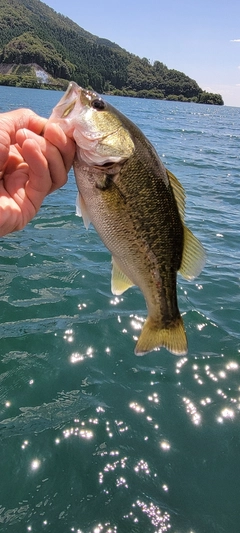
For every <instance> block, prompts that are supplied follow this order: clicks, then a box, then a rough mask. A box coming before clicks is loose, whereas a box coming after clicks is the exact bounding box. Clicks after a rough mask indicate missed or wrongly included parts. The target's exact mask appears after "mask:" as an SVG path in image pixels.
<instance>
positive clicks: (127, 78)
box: [0, 0, 223, 104]
mask: <svg viewBox="0 0 240 533" xmlns="http://www.w3.org/2000/svg"><path fill="white" fill-rule="evenodd" d="M6 64H8V65H9V64H10V65H20V64H22V65H30V64H37V65H39V66H40V67H41V68H42V69H44V70H45V71H46V72H47V73H49V74H50V75H51V76H53V77H54V78H57V86H59V87H62V88H65V85H66V82H64V81H63V80H70V79H72V80H74V81H76V82H77V83H78V84H79V85H81V86H83V87H93V88H94V89H95V90H96V91H98V92H100V93H112V94H123V95H125V94H126V95H130V96H140V97H152V98H168V99H178V100H194V101H200V100H201V99H202V101H204V99H205V101H207V100H208V99H209V97H210V96H211V98H210V100H211V102H210V103H219V104H223V101H222V99H221V96H220V95H208V93H205V92H204V91H202V89H201V88H200V87H199V86H198V84H197V82H196V81H195V80H193V79H191V78H189V77H188V76H186V75H185V74H184V73H182V72H179V71H177V70H173V69H168V68H167V67H166V65H164V64H163V63H161V62H160V61H155V63H154V64H153V65H151V64H150V63H149V61H148V60H147V59H145V58H143V59H141V58H139V57H138V56H135V55H133V54H131V53H129V52H127V51H126V50H124V49H123V48H121V47H120V46H118V45H117V44H116V43H112V42H111V41H109V40H107V39H102V38H99V37H97V36H96V35H92V34H91V33H89V32H87V31H85V30H84V29H83V28H81V27H80V26H78V25H77V24H76V23H74V22H73V21H71V20H70V19H69V18H67V17H64V16H63V15H60V14H57V13H56V12H55V11H54V10H53V9H51V8H50V7H48V6H47V5H46V4H44V3H43V2H41V1H40V0H8V2H6V0H0V72H3V66H4V65H6ZM1 67H2V68H1ZM12 72H13V71H12ZM22 72H23V71H22ZM59 78H60V80H59ZM49 79H50V78H49ZM41 83H43V82H41ZM51 83H52V82H50V86H51ZM0 84H13V85H14V84H18V85H19V84H20V85H22V84H23V85H24V84H25V85H26V84H27V85H29V86H39V80H38V79H37V77H36V76H35V78H34V71H33V70H32V69H30V70H29V71H28V70H27V69H25V71H24V72H23V73H22V75H21V76H20V78H19V77H18V74H17V73H16V69H15V75H13V73H12V74H6V73H5V74H4V73H2V74H1V75H0ZM40 85H41V84H40Z"/></svg>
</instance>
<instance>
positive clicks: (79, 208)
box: [76, 193, 91, 229]
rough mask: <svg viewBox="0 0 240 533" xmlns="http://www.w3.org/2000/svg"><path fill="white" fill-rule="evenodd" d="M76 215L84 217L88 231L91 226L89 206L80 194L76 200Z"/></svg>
mask: <svg viewBox="0 0 240 533" xmlns="http://www.w3.org/2000/svg"><path fill="white" fill-rule="evenodd" d="M76 215H77V216H78V217H82V219H83V222H84V226H85V228H86V229H88V228H89V226H90V224H91V220H90V217H89V214H88V210H87V206H86V204H85V202H84V199H83V197H82V196H81V194H80V193H78V194H77V198H76Z"/></svg>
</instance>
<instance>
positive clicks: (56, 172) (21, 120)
mask: <svg viewBox="0 0 240 533" xmlns="http://www.w3.org/2000/svg"><path fill="white" fill-rule="evenodd" d="M43 131H44V135H43ZM74 153H75V144H74V143H73V141H72V140H71V139H69V138H68V137H66V135H65V134H64V132H63V131H62V129H61V128H60V127H59V126H58V125H57V124H47V119H45V118H42V117H40V116H38V115H36V114H35V113H34V112H33V111H31V110H30V109H17V110H15V111H10V112H8V113H2V114H1V115H0V237H2V236H3V235H6V234H8V233H11V232H13V231H17V230H21V229H22V228H23V227H24V226H26V224H27V223H28V222H29V221H30V220H31V219H32V218H33V217H34V216H35V215H36V213H37V212H38V210H39V209H40V206H41V204H42V202H43V200H44V198H45V197H46V196H47V195H48V194H50V193H52V192H53V191H55V190H56V189H59V188H60V187H62V186H63V185H64V184H65V183H66V181H67V173H68V171H69V170H70V168H71V166H72V163H73V158H74Z"/></svg>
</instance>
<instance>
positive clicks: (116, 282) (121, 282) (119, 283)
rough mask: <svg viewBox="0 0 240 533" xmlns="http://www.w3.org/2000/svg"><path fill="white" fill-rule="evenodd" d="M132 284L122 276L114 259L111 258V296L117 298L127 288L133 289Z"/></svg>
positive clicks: (124, 275) (122, 273) (126, 277)
mask: <svg viewBox="0 0 240 533" xmlns="http://www.w3.org/2000/svg"><path fill="white" fill-rule="evenodd" d="M133 285H134V283H133V282H132V281H131V280H130V279H129V278H128V276H126V274H124V272H123V271H122V270H121V269H120V268H119V266H118V264H117V263H116V260H115V259H114V257H113V258H112V279H111V290H112V293H113V294H116V295H117V296H119V295H120V294H122V293H123V292H125V291H126V290H127V289H129V287H133Z"/></svg>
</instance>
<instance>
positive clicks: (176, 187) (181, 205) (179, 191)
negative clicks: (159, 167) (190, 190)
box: [166, 169, 186, 222]
mask: <svg viewBox="0 0 240 533" xmlns="http://www.w3.org/2000/svg"><path fill="white" fill-rule="evenodd" d="M166 171H167V175H168V178H169V181H170V184H171V186H172V189H173V193H174V196H175V200H176V202H177V206H178V211H179V214H180V217H181V219H182V222H183V221H184V213H185V197H186V195H185V191H184V188H183V186H182V185H181V183H180V181H178V179H177V178H176V176H174V174H172V172H170V170H168V169H166Z"/></svg>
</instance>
